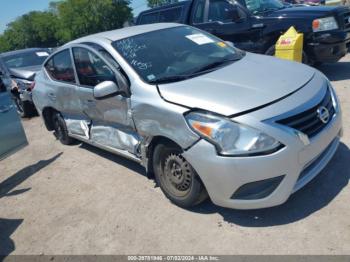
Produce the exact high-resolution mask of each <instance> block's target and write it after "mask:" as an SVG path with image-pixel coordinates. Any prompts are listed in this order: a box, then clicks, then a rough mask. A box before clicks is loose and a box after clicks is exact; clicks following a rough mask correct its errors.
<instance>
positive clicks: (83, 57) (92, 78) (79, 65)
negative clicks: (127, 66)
mask: <svg viewBox="0 0 350 262" xmlns="http://www.w3.org/2000/svg"><path fill="white" fill-rule="evenodd" d="M73 56H74V62H75V68H76V70H77V75H78V78H79V82H80V84H81V85H83V86H88V87H94V86H96V85H98V84H99V83H102V82H104V81H116V78H115V75H114V72H113V70H112V69H110V68H109V66H108V65H107V64H106V63H105V62H104V61H103V60H102V59H101V58H100V57H98V56H97V55H95V54H94V53H93V52H91V51H89V50H87V49H85V48H81V47H75V48H73Z"/></svg>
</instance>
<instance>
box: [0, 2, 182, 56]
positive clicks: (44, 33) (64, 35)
mask: <svg viewBox="0 0 350 262" xmlns="http://www.w3.org/2000/svg"><path fill="white" fill-rule="evenodd" d="M177 1H178V0H147V5H148V7H156V6H161V5H164V4H168V3H172V2H177ZM129 5H130V0H94V1H91V0H59V1H54V2H51V3H50V5H49V7H48V9H47V10H46V11H32V12H29V13H27V14H24V15H22V16H20V17H18V18H17V19H16V20H15V21H13V22H11V23H9V24H8V25H7V28H6V29H5V31H4V32H3V33H2V34H1V35H0V53H1V52H6V51H10V50H18V49H24V48H30V47H57V46H60V45H62V44H64V43H67V42H69V41H71V40H74V39H77V38H79V37H82V36H85V35H89V34H93V33H98V32H103V31H108V30H113V29H117V28H121V27H122V26H123V24H124V23H125V22H126V21H131V20H132V19H133V15H132V9H131V7H130V6H129Z"/></svg>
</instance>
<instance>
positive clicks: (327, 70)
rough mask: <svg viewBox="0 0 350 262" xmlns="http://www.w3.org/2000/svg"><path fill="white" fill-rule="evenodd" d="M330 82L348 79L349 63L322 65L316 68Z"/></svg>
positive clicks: (349, 75) (349, 73)
mask: <svg viewBox="0 0 350 262" xmlns="http://www.w3.org/2000/svg"><path fill="white" fill-rule="evenodd" d="M317 69H318V70H320V71H321V72H322V73H324V74H325V75H326V76H327V77H328V78H329V80H331V81H342V80H349V79H350V62H338V63H334V64H323V65H320V66H318V67H317Z"/></svg>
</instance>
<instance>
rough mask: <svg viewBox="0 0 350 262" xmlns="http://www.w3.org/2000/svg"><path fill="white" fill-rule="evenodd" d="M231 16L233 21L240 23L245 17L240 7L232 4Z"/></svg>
mask: <svg viewBox="0 0 350 262" xmlns="http://www.w3.org/2000/svg"><path fill="white" fill-rule="evenodd" d="M228 12H229V16H230V18H231V19H232V22H235V23H240V22H242V21H243V18H242V17H241V14H240V13H239V9H238V6H237V5H232V6H231V9H230V10H229V11H228Z"/></svg>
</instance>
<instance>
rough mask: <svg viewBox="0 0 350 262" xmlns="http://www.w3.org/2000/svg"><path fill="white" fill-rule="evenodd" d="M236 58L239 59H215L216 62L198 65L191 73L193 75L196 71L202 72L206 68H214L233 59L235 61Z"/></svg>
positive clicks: (206, 69)
mask: <svg viewBox="0 0 350 262" xmlns="http://www.w3.org/2000/svg"><path fill="white" fill-rule="evenodd" d="M237 60H239V58H237V59H225V60H221V61H216V62H213V63H210V64H207V65H205V66H202V67H200V68H199V69H197V70H196V71H194V72H192V74H191V75H195V74H198V73H203V72H206V71H208V70H212V69H215V68H217V67H219V66H221V65H224V64H227V63H230V62H234V61H237Z"/></svg>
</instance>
